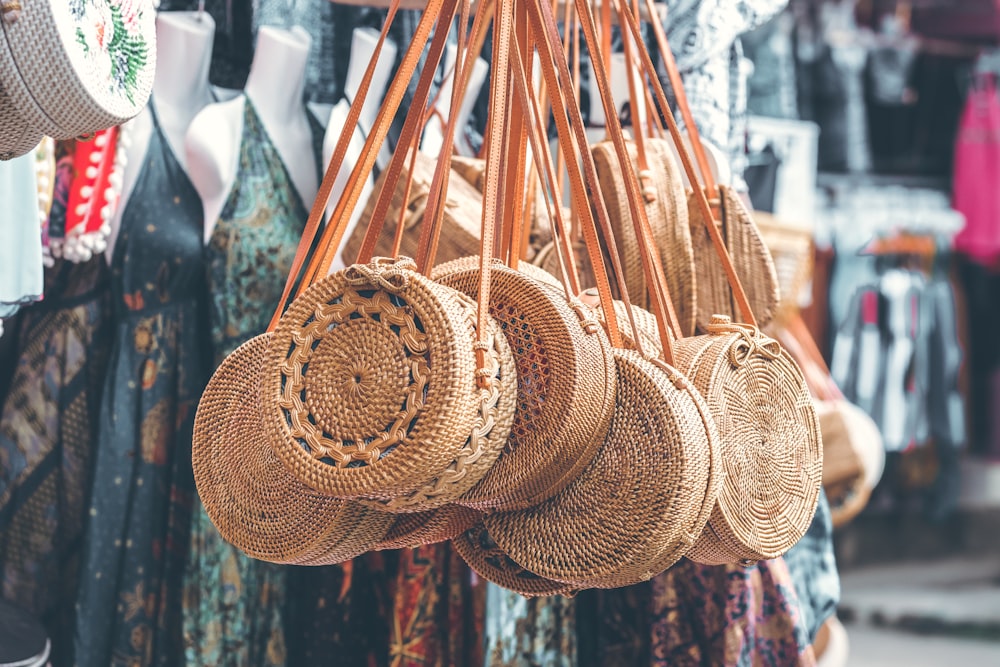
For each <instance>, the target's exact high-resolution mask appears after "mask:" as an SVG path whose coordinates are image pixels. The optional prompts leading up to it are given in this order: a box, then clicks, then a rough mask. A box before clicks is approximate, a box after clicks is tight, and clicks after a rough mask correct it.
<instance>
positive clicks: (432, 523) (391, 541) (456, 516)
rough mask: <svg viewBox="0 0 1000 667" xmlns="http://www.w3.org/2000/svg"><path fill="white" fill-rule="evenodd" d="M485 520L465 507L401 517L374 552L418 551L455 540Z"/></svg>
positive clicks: (445, 508)
mask: <svg viewBox="0 0 1000 667" xmlns="http://www.w3.org/2000/svg"><path fill="white" fill-rule="evenodd" d="M482 518H483V515H482V512H477V511H476V510H474V509H470V508H468V507H462V506H461V505H446V506H444V507H441V508H438V509H436V510H430V511H428V512H416V513H412V514H397V515H396V518H395V521H393V522H392V526H390V528H389V532H388V533H386V535H385V538H384V539H383V540H382V541H381V542H379V544H378V545H377V546H375V547H374V550H380V551H381V550H385V549H415V548H417V547H421V546H424V545H427V544H437V543H438V542H445V541H447V540H450V539H454V538H456V537H458V536H459V535H461V534H462V533H464V532H465V531H467V530H469V529H470V528H472V527H473V526H475V525H476V524H477V523H479V521H480V520H481V519H482Z"/></svg>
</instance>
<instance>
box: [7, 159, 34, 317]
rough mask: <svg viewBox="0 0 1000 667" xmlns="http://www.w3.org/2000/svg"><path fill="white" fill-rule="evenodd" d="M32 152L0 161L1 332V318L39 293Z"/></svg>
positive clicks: (29, 301) (32, 299) (27, 302)
mask: <svg viewBox="0 0 1000 667" xmlns="http://www.w3.org/2000/svg"><path fill="white" fill-rule="evenodd" d="M35 171H36V166H35V154H34V152H30V153H27V154H26V155H22V156H21V157H18V158H14V159H13V160H7V161H0V201H2V202H3V214H2V215H0V239H3V243H0V332H2V331H3V329H2V326H3V322H2V320H4V319H6V318H8V317H11V316H13V315H14V313H16V312H17V310H18V309H19V308H20V307H21V306H24V305H26V304H29V303H32V302H34V301H38V300H39V299H41V297H42V281H43V275H42V231H41V226H40V225H39V221H38V211H39V208H38V187H37V183H36V181H35Z"/></svg>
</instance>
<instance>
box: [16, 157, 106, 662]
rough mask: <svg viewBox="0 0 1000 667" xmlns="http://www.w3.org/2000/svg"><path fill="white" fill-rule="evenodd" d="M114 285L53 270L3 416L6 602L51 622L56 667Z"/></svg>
mask: <svg viewBox="0 0 1000 667" xmlns="http://www.w3.org/2000/svg"><path fill="white" fill-rule="evenodd" d="M66 176H68V173H67V174H65V175H64V177H66ZM107 287H108V285H107V265H106V264H105V262H104V258H103V257H95V258H92V259H91V260H90V261H88V262H85V263H83V264H73V263H70V262H68V261H66V260H57V261H56V262H55V263H54V265H53V266H52V268H49V269H46V272H45V294H46V297H45V301H44V302H43V303H40V304H35V305H33V306H30V307H29V308H27V309H25V310H24V311H23V312H22V313H21V319H20V326H19V327H18V328H17V329H11V330H10V331H8V333H7V334H6V336H11V337H15V336H16V337H17V344H16V353H15V361H14V369H13V371H14V374H13V377H12V380H11V384H10V389H9V391H8V393H7V397H6V400H5V402H4V404H3V406H2V414H0V584H2V589H0V597H2V598H3V599H4V600H8V601H10V602H12V603H14V604H16V605H17V606H19V607H21V608H23V609H24V610H26V611H28V612H30V613H31V614H33V615H35V616H36V617H38V618H39V619H40V620H41V621H42V622H43V623H44V624H45V628H46V630H47V631H48V633H49V637H50V638H51V640H52V651H53V652H52V665H53V667H68V665H70V664H72V645H73V630H74V625H73V604H72V600H73V599H74V597H75V595H76V588H77V583H78V578H77V577H78V572H79V559H80V538H81V535H82V532H83V524H84V516H85V514H86V507H87V506H86V494H87V489H88V488H89V485H88V481H89V478H90V474H89V473H90V464H91V460H92V459H91V457H92V451H93V447H94V439H95V437H96V435H97V410H98V407H99V401H100V394H101V385H102V383H103V381H104V375H105V368H106V362H107V351H108V343H109V329H108V290H107ZM105 664H107V663H105Z"/></svg>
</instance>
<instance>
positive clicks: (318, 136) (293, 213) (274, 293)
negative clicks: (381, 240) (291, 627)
mask: <svg viewBox="0 0 1000 667" xmlns="http://www.w3.org/2000/svg"><path fill="white" fill-rule="evenodd" d="M309 121H310V124H311V126H312V130H313V149H314V155H313V160H315V164H316V169H317V172H318V170H319V154H320V150H321V148H320V147H321V146H322V141H323V128H322V127H320V126H319V124H318V123H316V122H315V119H314V118H313V117H312V116H311V115H310V116H309ZM302 157H303V159H308V158H306V156H302ZM308 213H309V211H308V210H307V209H306V207H305V204H304V203H303V202H302V199H301V197H300V196H299V193H298V191H297V190H296V189H295V186H294V185H293V184H292V181H291V177H290V176H289V174H288V170H287V169H286V168H285V164H284V162H282V159H281V155H280V154H279V153H278V151H277V149H276V148H275V146H274V144H273V143H272V141H271V139H270V137H268V135H267V132H266V130H265V129H264V126H263V124H262V123H261V120H260V117H259V116H258V115H257V112H256V110H255V109H254V106H253V104H252V103H251V102H250V100H249V99H247V100H246V102H245V111H244V118H243V134H242V138H241V144H240V155H239V163H238V167H237V172H236V178H235V180H234V182H233V189H232V191H231V192H230V193H229V197H228V199H227V200H226V203H225V205H224V206H223V208H222V212H221V214H220V215H219V220H218V222H217V223H216V224H215V228H214V229H213V231H212V235H211V238H210V240H209V243H208V246H207V247H206V251H205V254H206V262H207V266H208V291H209V294H210V296H209V307H210V314H209V321H210V325H211V337H212V352H213V355H214V365H216V366H217V365H218V364H219V363H221V362H222V360H223V359H225V358H226V356H227V355H228V354H229V353H230V352H232V351H233V350H235V349H236V348H237V347H239V346H240V345H241V344H242V343H243V342H245V341H246V340H248V339H249V338H252V337H253V336H255V335H257V334H259V333H261V332H263V331H264V330H265V329H266V328H267V324H268V322H269V321H270V319H271V315H272V313H273V312H274V309H275V308H276V307H277V303H278V300H279V299H280V298H281V290H282V288H283V287H284V284H285V277H286V276H287V275H288V272H289V270H290V269H291V266H292V259H293V257H294V256H295V250H296V248H297V246H298V243H299V237H300V236H301V235H302V229H303V228H304V227H305V223H306V218H307V217H308ZM285 574H286V568H283V567H280V566H278V565H274V564H271V563H265V562H263V561H258V560H254V559H252V558H250V557H249V556H246V555H244V554H243V553H241V552H240V551H238V550H237V549H236V548H235V547H233V546H231V545H230V544H228V543H227V542H226V541H225V540H223V539H222V536H221V535H219V532H218V530H216V528H215V526H214V525H212V522H211V520H210V519H209V518H208V514H207V513H206V512H205V509H204V507H203V506H202V505H201V503H200V502H197V500H196V502H195V510H194V518H193V521H192V525H191V546H190V556H189V561H188V568H187V571H186V574H185V577H184V650H185V656H186V660H187V664H188V665H190V666H194V665H202V666H205V667H221V666H223V665H229V666H232V667H242V666H244V665H249V666H252V667H280V666H282V665H285V664H286V652H287V647H286V644H285V638H284V631H283V628H282V610H283V608H284V605H285V583H286V582H285Z"/></svg>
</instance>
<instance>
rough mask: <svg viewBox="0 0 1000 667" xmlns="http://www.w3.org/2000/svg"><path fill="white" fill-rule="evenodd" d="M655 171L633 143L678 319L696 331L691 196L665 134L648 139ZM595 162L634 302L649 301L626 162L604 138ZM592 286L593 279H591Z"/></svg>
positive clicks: (688, 330)
mask: <svg viewBox="0 0 1000 667" xmlns="http://www.w3.org/2000/svg"><path fill="white" fill-rule="evenodd" d="M644 141H645V147H646V159H647V161H648V166H649V172H648V173H643V172H642V171H641V170H640V169H639V164H638V150H637V148H636V145H635V144H634V143H629V145H628V149H629V157H630V159H631V160H632V165H633V168H634V169H635V170H636V172H637V174H638V175H639V178H640V181H641V182H642V183H644V184H646V186H647V187H646V189H645V190H644V191H643V197H644V201H643V204H644V206H645V209H646V218H647V219H648V220H649V225H650V228H651V230H652V233H653V238H654V240H655V241H656V248H657V251H658V252H659V254H660V259H661V262H662V264H663V268H664V270H665V272H666V278H667V287H668V288H669V289H670V295H671V297H672V301H673V304H674V309H675V312H676V314H677V321H678V323H679V324H680V326H681V331H682V333H683V334H684V335H688V336H690V335H691V334H693V333H694V324H695V313H696V309H695V299H696V295H695V267H694V249H693V248H692V246H691V229H690V227H689V226H688V210H687V200H686V198H685V194H684V179H683V177H682V176H681V173H680V168H679V167H678V166H677V163H676V162H675V161H674V157H673V151H672V150H671V148H670V144H669V143H668V142H667V141H666V140H664V139H645V140H644ZM591 152H592V153H593V155H594V166H595V167H596V169H597V178H598V180H599V181H600V184H601V192H602V194H603V195H604V201H605V203H606V204H607V206H608V214H609V216H610V218H611V226H612V228H613V230H614V234H615V239H616V240H617V245H618V254H619V256H620V258H621V262H622V270H623V272H624V274H625V281H626V283H627V284H628V292H629V295H631V296H632V298H633V299H635V301H634V304H635V305H637V306H640V307H642V308H648V307H649V301H648V298H647V292H646V278H645V275H644V272H643V268H642V259H641V253H642V247H641V244H640V243H639V242H638V240H637V238H636V236H635V233H634V232H633V227H632V214H631V212H630V209H629V204H628V192H627V189H626V187H625V178H624V175H623V174H622V169H621V163H620V162H619V161H618V156H617V154H616V153H615V149H614V145H613V144H612V142H611V141H602V142H600V143H598V144H595V145H594V146H593V147H592V148H591ZM585 287H589V285H585Z"/></svg>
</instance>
